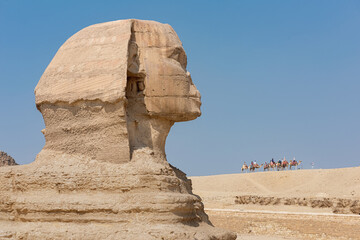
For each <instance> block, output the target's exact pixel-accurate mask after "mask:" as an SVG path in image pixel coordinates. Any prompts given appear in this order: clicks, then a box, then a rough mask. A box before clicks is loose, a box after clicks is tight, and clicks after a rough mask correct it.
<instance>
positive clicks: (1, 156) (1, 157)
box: [0, 151, 18, 167]
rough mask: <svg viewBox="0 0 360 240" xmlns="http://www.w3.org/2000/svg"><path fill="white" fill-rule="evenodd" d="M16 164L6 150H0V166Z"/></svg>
mask: <svg viewBox="0 0 360 240" xmlns="http://www.w3.org/2000/svg"><path fill="white" fill-rule="evenodd" d="M14 165H18V164H17V163H16V162H15V160H14V159H13V158H12V157H11V156H9V155H8V154H7V153H6V152H2V151H0V167H3V166H14Z"/></svg>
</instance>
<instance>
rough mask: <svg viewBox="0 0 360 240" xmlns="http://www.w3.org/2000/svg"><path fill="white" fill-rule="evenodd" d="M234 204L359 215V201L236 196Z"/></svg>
mask: <svg viewBox="0 0 360 240" xmlns="http://www.w3.org/2000/svg"><path fill="white" fill-rule="evenodd" d="M235 204H242V205H247V204H254V205H261V206H268V205H287V206H301V207H311V208H329V209H331V210H332V212H333V213H342V214H360V199H346V198H309V197H304V198H300V197H292V198H291V197H288V198H280V197H265V196H256V195H243V196H236V198H235Z"/></svg>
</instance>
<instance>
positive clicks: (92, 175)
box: [0, 19, 236, 240]
mask: <svg viewBox="0 0 360 240" xmlns="http://www.w3.org/2000/svg"><path fill="white" fill-rule="evenodd" d="M186 66H187V57H186V54H185V51H184V49H183V47H182V43H181V41H180V40H179V38H178V36H177V34H176V33H175V31H174V30H173V29H172V28H171V26H170V25H168V24H161V23H158V22H154V21H143V20H134V19H130V20H119V21H114V22H107V23H101V24H96V25H92V26H89V27H87V28H84V29H83V30H81V31H79V32H78V33H76V34H75V35H73V36H72V37H70V38H69V39H68V40H67V41H66V42H65V43H64V44H63V45H62V46H61V47H60V49H59V50H58V52H57V53H56V55H55V56H54V58H53V59H52V61H51V63H50V64H49V66H48V67H47V68H46V70H45V72H44V74H43V75H42V77H41V79H40V81H39V83H38V85H37V86H36V88H35V101H36V106H37V108H38V110H39V111H40V112H41V114H42V115H43V119H44V123H45V129H44V130H42V132H43V134H44V136H45V140H46V143H45V146H44V148H43V149H42V150H41V152H40V153H39V154H38V155H37V157H36V159H35V161H34V162H33V163H31V164H28V165H23V166H14V167H7V168H4V169H0V181H1V182H2V183H3V184H2V185H1V186H0V226H2V227H1V228H0V238H2V237H3V238H9V239H224V240H225V239H235V238H236V235H235V234H234V233H231V232H227V231H224V230H221V229H218V228H215V227H213V226H212V224H211V222H210V221H209V219H208V217H207V215H206V213H205V212H204V206H203V204H202V202H201V198H200V197H199V196H196V195H194V194H193V193H192V187H191V181H190V180H188V179H187V178H186V174H185V173H183V172H182V171H180V170H179V169H177V168H175V167H173V166H171V165H170V164H169V163H168V162H167V159H166V154H165V142H166V137H167V135H168V133H169V131H170V128H171V127H172V126H173V124H174V123H175V122H181V121H190V120H194V119H196V118H197V117H199V116H200V115H201V111H200V106H201V100H200V99H201V98H200V93H199V91H198V90H197V89H196V87H195V85H194V84H193V82H192V79H191V76H190V73H189V72H187V70H186Z"/></svg>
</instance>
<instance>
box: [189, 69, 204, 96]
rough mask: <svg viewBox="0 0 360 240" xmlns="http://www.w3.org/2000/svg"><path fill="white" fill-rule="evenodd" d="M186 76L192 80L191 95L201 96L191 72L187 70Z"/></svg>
mask: <svg viewBox="0 0 360 240" xmlns="http://www.w3.org/2000/svg"><path fill="white" fill-rule="evenodd" d="M186 76H187V78H188V80H189V82H190V96H192V97H196V98H201V94H200V92H199V90H197V88H196V86H195V84H194V83H193V81H192V78H191V74H190V73H189V72H186Z"/></svg>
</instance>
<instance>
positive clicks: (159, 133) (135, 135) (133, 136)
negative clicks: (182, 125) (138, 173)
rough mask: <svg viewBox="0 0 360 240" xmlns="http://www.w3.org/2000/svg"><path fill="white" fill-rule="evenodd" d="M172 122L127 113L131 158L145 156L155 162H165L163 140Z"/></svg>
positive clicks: (164, 140)
mask: <svg viewBox="0 0 360 240" xmlns="http://www.w3.org/2000/svg"><path fill="white" fill-rule="evenodd" d="M173 124H174V122H172V121H169V120H166V119H161V118H151V117H150V116H144V115H137V116H129V115H128V121H127V128H128V134H129V145H130V158H131V160H136V159H137V158H139V157H147V158H151V159H153V160H154V161H156V162H166V154H165V142H166V138H167V136H168V134H169V131H170V128H171V126H172V125H173Z"/></svg>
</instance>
